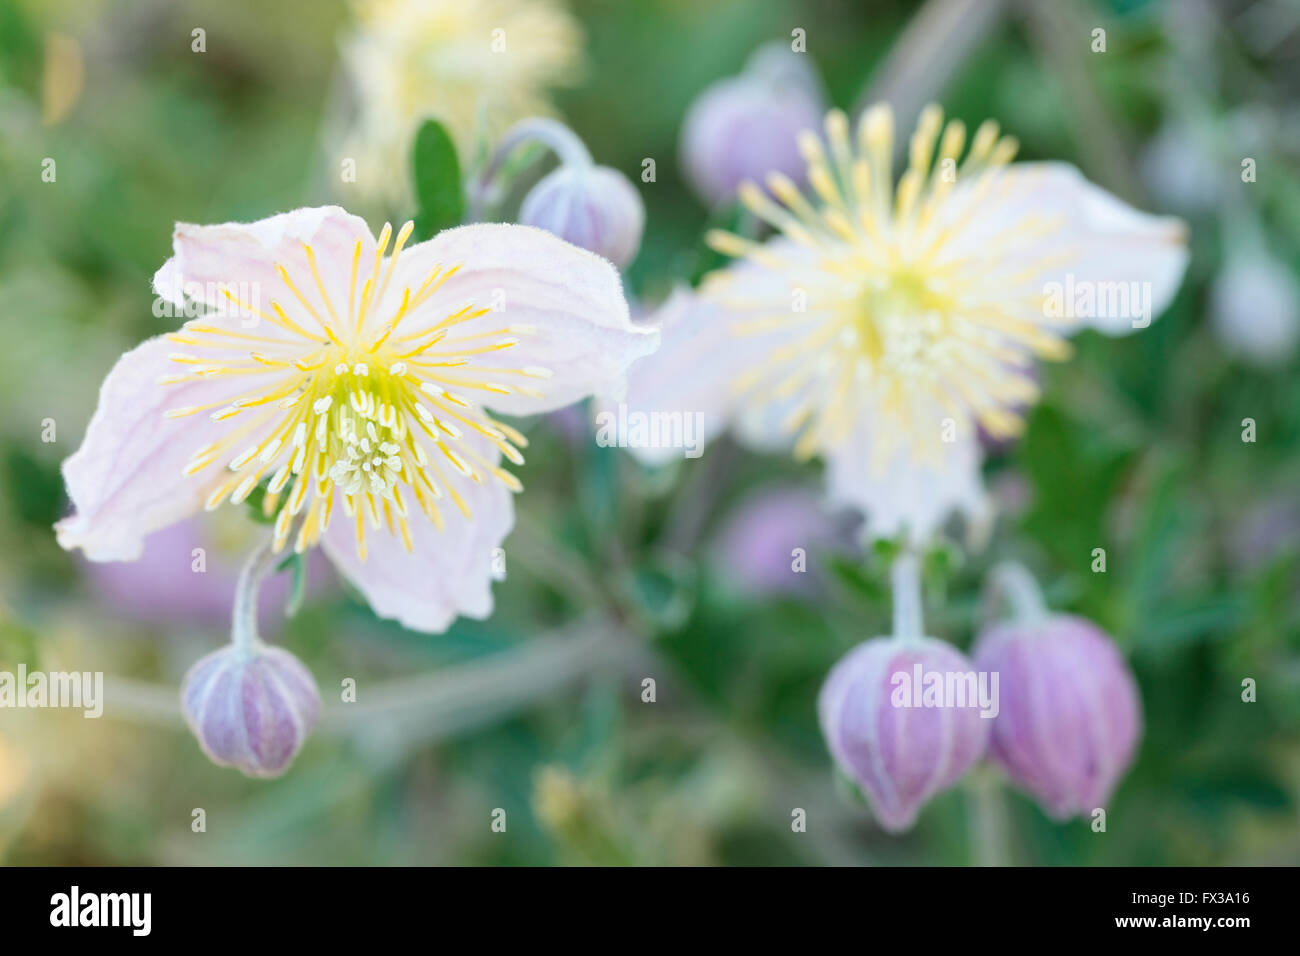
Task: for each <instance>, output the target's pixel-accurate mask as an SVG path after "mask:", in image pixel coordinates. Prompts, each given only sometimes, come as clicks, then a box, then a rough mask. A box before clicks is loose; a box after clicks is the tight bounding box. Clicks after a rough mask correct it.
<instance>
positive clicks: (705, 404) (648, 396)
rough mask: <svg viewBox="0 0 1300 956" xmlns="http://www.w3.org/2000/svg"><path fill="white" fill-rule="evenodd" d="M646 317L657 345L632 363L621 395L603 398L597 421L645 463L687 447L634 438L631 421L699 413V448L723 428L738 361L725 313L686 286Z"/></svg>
mask: <svg viewBox="0 0 1300 956" xmlns="http://www.w3.org/2000/svg"><path fill="white" fill-rule="evenodd" d="M646 321H647V323H648V324H651V325H653V326H654V327H655V328H657V329H658V330H659V334H660V347H659V349H658V351H656V352H655V353H654V354H653V355H649V356H646V357H645V358H643V359H641V360H639V361H638V362H636V363H635V364H634V365H633V366H632V368H631V369H630V370H629V371H628V379H627V392H626V395H625V396H623V398H622V400H621V401H617V402H615V401H612V400H606V401H604V402H602V403H601V407H600V409H599V411H598V413H597V418H596V422H597V426H598V429H608V440H609V441H610V443H611V444H618V445H626V447H627V448H628V449H629V451H631V452H632V454H633V455H635V456H636V457H637V458H639V459H640V460H641V461H644V462H646V463H647V464H662V463H664V462H666V461H670V460H672V459H674V458H680V457H682V455H683V454H684V453H685V452H686V451H688V450H689V449H686V448H684V447H664V446H662V445H661V444H659V443H647V442H638V441H635V440H633V439H634V436H633V435H632V433H631V432H632V429H631V427H630V425H631V423H632V422H637V421H645V422H649V421H652V420H654V417H655V416H664V415H669V416H671V415H680V416H683V417H684V416H687V415H694V416H698V419H697V420H698V422H699V423H700V426H701V427H700V430H699V434H698V435H696V436H695V438H696V442H697V443H696V448H697V449H701V448H703V447H704V445H706V444H708V443H709V442H711V441H712V440H713V439H714V438H716V437H717V436H718V434H720V433H721V432H722V431H723V430H724V429H725V428H726V427H727V424H728V421H729V419H730V416H731V414H732V412H733V411H734V409H733V405H734V397H733V396H732V394H731V391H730V385H731V381H730V379H731V377H732V376H731V375H730V374H729V372H733V373H734V372H738V371H739V370H740V369H741V368H743V362H741V361H739V360H738V359H737V355H738V351H737V350H736V349H735V348H732V347H731V345H732V343H731V341H730V336H729V335H728V331H727V323H728V316H727V314H726V312H725V311H724V310H723V309H721V308H719V307H717V306H716V305H713V304H712V303H709V302H707V301H705V300H703V299H701V298H700V297H699V296H697V295H695V294H694V293H693V292H691V291H690V290H688V289H684V288H679V289H676V290H674V291H673V293H672V295H670V296H669V297H668V299H667V301H665V302H664V303H663V305H661V306H660V307H659V308H658V309H657V310H656V311H655V313H654V314H653V315H652V316H651V317H650V318H649V319H647V320H646ZM602 434H603V433H602V432H601V431H598V433H597V437H598V439H601V440H604V438H602Z"/></svg>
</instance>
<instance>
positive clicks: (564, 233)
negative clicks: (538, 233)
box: [478, 118, 645, 268]
mask: <svg viewBox="0 0 1300 956" xmlns="http://www.w3.org/2000/svg"><path fill="white" fill-rule="evenodd" d="M525 142H538V143H541V144H543V145H545V146H547V147H548V148H549V149H550V150H551V151H552V152H554V153H555V154H556V156H558V157H559V159H560V166H559V168H557V169H555V170H553V171H552V172H550V173H547V174H546V175H545V176H543V177H542V178H541V179H540V180H538V182H537V183H536V185H534V186H533V188H532V189H531V190H529V192H528V195H527V196H525V197H524V201H523V205H522V206H521V207H520V210H519V222H521V223H522V224H524V225H526V226H536V227H538V228H539V229H545V230H546V231H547V232H550V233H553V234H555V235H557V236H559V237H560V238H561V239H564V240H566V241H567V242H571V243H573V244H574V245H575V246H580V247H581V248H583V249H587V250H588V251H590V252H594V253H596V254H597V255H600V256H604V257H605V258H606V259H608V260H610V261H611V262H613V263H614V265H616V266H618V267H619V268H622V267H623V266H626V265H627V264H628V263H629V262H631V261H632V259H633V258H634V257H635V256H636V254H637V250H638V249H640V247H641V232H642V230H643V228H644V227H645V204H644V203H643V202H642V200H641V194H640V193H638V192H637V190H636V187H635V186H633V185H632V183H631V181H630V180H629V179H628V178H627V177H626V176H624V175H623V174H622V173H621V172H619V171H618V170H616V169H611V168H610V167H608V166H597V165H595V163H594V162H593V161H592V158H591V153H590V152H588V150H587V147H586V145H584V144H583V142H582V140H581V139H579V138H578V137H577V135H575V134H574V132H573V131H572V130H571V129H569V128H568V127H567V126H565V125H564V124H562V123H558V122H556V121H555V120H550V119H541V118H534V119H528V120H524V121H523V122H521V123H517V124H516V125H515V126H513V127H512V128H511V129H510V130H509V131H508V132H507V133H506V135H505V137H504V138H503V139H502V140H501V143H500V144H499V145H498V146H497V149H496V152H495V154H494V155H493V158H492V160H491V162H490V163H489V164H488V167H487V169H486V170H485V171H484V174H483V176H482V177H481V179H480V182H479V186H478V196H479V200H480V201H482V200H486V199H488V198H490V197H491V196H492V195H493V194H494V192H495V187H496V184H495V179H496V177H497V175H498V173H499V172H500V170H501V167H502V166H503V165H504V163H505V160H506V158H507V157H508V156H509V155H510V154H511V153H512V152H513V151H514V150H515V148H516V147H518V146H520V145H522V144H523V143H525Z"/></svg>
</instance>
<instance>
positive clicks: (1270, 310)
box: [1210, 243, 1300, 368]
mask: <svg viewBox="0 0 1300 956" xmlns="http://www.w3.org/2000/svg"><path fill="white" fill-rule="evenodd" d="M1243 245H1248V248H1246V249H1242V250H1239V251H1237V252H1236V253H1234V254H1232V255H1230V256H1229V258H1228V261H1227V264H1226V265H1225V266H1224V269H1223V271H1222V272H1220V273H1219V275H1218V276H1217V277H1216V278H1215V280H1214V285H1213V286H1212V287H1211V289H1210V317H1211V321H1212V322H1213V326H1214V332H1215V335H1216V336H1217V337H1218V339H1219V341H1220V342H1221V343H1222V344H1223V345H1224V346H1225V347H1226V348H1227V350H1228V351H1230V352H1232V353H1234V354H1235V355H1238V356H1240V357H1241V358H1243V359H1244V360H1245V361H1247V362H1249V363H1250V364H1251V365H1255V366H1258V367H1261V368H1277V367H1279V366H1282V365H1285V364H1286V363H1287V362H1289V361H1290V360H1291V357H1292V356H1293V355H1294V354H1295V351H1296V346H1297V343H1300V287H1298V286H1297V283H1296V280H1295V277H1294V276H1292V275H1291V271H1290V270H1289V269H1288V268H1287V266H1286V264H1285V263H1283V262H1281V261H1280V260H1279V259H1278V258H1277V257H1276V256H1274V255H1273V254H1272V253H1270V252H1268V251H1267V250H1266V249H1264V248H1263V245H1262V243H1259V244H1256V243H1250V244H1247V243H1243Z"/></svg>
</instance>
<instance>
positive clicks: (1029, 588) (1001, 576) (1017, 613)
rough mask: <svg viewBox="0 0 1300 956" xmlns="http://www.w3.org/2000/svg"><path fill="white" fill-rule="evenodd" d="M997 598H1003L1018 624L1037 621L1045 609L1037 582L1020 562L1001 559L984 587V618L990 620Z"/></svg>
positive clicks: (1046, 610) (1044, 614) (1041, 617)
mask: <svg viewBox="0 0 1300 956" xmlns="http://www.w3.org/2000/svg"><path fill="white" fill-rule="evenodd" d="M1000 599H1005V600H1006V603H1007V604H1008V605H1009V606H1010V608H1011V614H1012V616H1013V617H1014V618H1015V619H1016V621H1018V622H1020V623H1030V622H1033V621H1040V620H1042V619H1043V618H1045V617H1047V615H1048V609H1047V604H1046V602H1044V601H1043V592H1042V591H1041V590H1039V587H1038V582H1037V581H1035V580H1034V576H1033V575H1032V574H1030V573H1029V569H1028V568H1026V567H1025V566H1024V565H1023V564H1021V563H1020V562H1019V561H1003V562H1002V563H1001V564H998V565H997V566H995V567H994V568H993V570H992V572H990V574H989V579H988V583H987V584H985V586H984V603H985V617H986V618H987V619H988V620H992V619H993V611H994V610H995V609H996V607H997V603H998V601H999V600H1000Z"/></svg>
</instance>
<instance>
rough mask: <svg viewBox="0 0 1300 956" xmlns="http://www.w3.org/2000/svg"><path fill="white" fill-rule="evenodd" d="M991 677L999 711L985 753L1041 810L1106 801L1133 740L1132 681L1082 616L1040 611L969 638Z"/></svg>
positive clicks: (1135, 705)
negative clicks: (995, 676)
mask: <svg viewBox="0 0 1300 956" xmlns="http://www.w3.org/2000/svg"><path fill="white" fill-rule="evenodd" d="M974 653H975V663H976V666H977V667H978V668H980V670H986V671H989V672H991V673H997V674H998V675H999V683H1000V685H1001V709H1000V712H999V714H998V716H997V719H996V720H994V721H993V737H992V739H991V741H990V744H989V754H990V756H991V757H992V758H993V760H994V761H996V762H997V763H998V764H999V765H1000V766H1001V767H1002V769H1003V770H1004V771H1006V773H1007V775H1008V776H1009V777H1010V778H1011V780H1012V781H1013V782H1014V783H1015V784H1016V785H1017V786H1019V787H1020V788H1022V789H1023V790H1025V791H1026V792H1027V793H1029V794H1030V795H1031V796H1033V797H1034V798H1035V799H1036V800H1037V801H1038V802H1039V804H1040V805H1042V807H1043V809H1044V810H1046V811H1047V813H1048V814H1049V815H1051V816H1052V817H1053V818H1055V819H1058V820H1064V819H1067V818H1069V817H1072V816H1076V815H1087V814H1090V813H1091V812H1092V811H1093V810H1095V809H1097V808H1099V807H1105V805H1106V802H1107V801H1108V800H1109V799H1110V795H1111V793H1112V791H1113V790H1114V789H1115V785H1116V784H1117V783H1118V782H1119V779H1120V777H1122V776H1123V775H1124V772H1125V771H1126V770H1127V769H1128V767H1129V764H1130V762H1131V761H1132V759H1133V755H1134V751H1135V749H1136V747H1137V742H1138V739H1139V737H1140V736H1141V725H1142V703H1141V700H1140V698H1139V696H1138V689H1137V682H1136V681H1135V680H1134V679H1133V674H1132V673H1131V672H1130V671H1129V668H1128V664H1127V663H1126V662H1125V660H1124V658H1123V656H1121V654H1120V653H1119V651H1118V650H1117V649H1116V647H1115V645H1114V643H1113V642H1112V641H1111V640H1110V638H1109V637H1107V636H1106V634H1104V633H1103V632H1102V631H1101V630H1100V629H1099V628H1097V627H1096V626H1095V625H1093V624H1091V623H1090V622H1088V621H1086V620H1084V619H1082V618H1079V617H1073V616H1071V615H1065V614H1042V615H1031V616H1028V617H1023V618H1022V619H1019V620H1016V621H1011V622H1005V623H1000V624H994V625H992V626H990V627H988V628H985V629H984V631H983V632H982V633H981V634H980V636H979V638H978V640H977V641H976V644H975V652H974Z"/></svg>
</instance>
